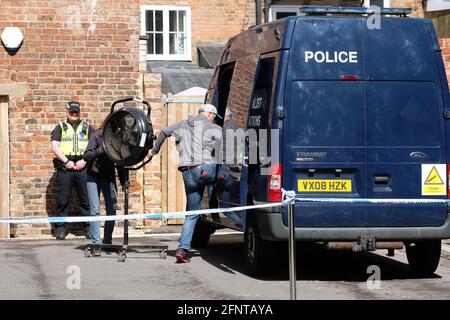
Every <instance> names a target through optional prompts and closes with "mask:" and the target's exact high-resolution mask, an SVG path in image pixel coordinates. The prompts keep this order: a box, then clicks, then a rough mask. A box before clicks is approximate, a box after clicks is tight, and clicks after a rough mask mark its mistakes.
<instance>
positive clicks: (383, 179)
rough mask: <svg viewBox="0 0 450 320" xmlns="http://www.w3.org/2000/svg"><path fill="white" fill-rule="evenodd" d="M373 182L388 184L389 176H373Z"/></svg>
mask: <svg viewBox="0 0 450 320" xmlns="http://www.w3.org/2000/svg"><path fill="white" fill-rule="evenodd" d="M373 183H374V184H378V185H379V184H388V183H389V176H373Z"/></svg>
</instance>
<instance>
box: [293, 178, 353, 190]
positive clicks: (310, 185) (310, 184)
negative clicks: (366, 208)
mask: <svg viewBox="0 0 450 320" xmlns="http://www.w3.org/2000/svg"><path fill="white" fill-rule="evenodd" d="M298 191H299V192H352V180H343V179H340V180H338V179H333V180H329V179H298Z"/></svg>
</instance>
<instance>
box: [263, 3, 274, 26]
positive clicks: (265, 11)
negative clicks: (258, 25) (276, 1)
mask: <svg viewBox="0 0 450 320" xmlns="http://www.w3.org/2000/svg"><path fill="white" fill-rule="evenodd" d="M271 2H272V1H270V0H264V23H267V22H269V6H270V3H271Z"/></svg>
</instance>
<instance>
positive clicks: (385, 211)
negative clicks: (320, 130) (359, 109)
mask: <svg viewBox="0 0 450 320" xmlns="http://www.w3.org/2000/svg"><path fill="white" fill-rule="evenodd" d="M381 23H382V25H381V29H379V30H370V29H367V28H365V30H364V33H365V36H364V39H365V40H364V48H365V70H366V83H365V92H366V97H365V100H366V110H367V163H368V164H367V186H368V189H367V196H368V197H369V198H422V197H425V198H446V190H445V193H444V194H442V192H439V189H441V190H443V189H446V188H445V186H446V179H447V176H446V173H445V172H444V174H442V173H441V174H440V175H442V176H441V177H439V176H436V177H435V178H434V179H433V181H431V179H430V182H431V183H435V184H436V185H435V186H436V187H437V189H436V190H438V192H436V194H433V192H431V194H423V191H422V189H423V188H422V187H423V186H422V184H423V183H425V182H424V180H426V179H427V178H428V177H429V174H431V173H432V172H431V171H432V169H433V167H439V166H440V167H442V168H444V167H445V168H446V163H447V159H446V148H445V146H446V137H445V128H444V125H445V123H444V122H445V120H444V117H443V112H444V108H443V102H442V98H440V97H442V92H441V83H440V81H439V72H438V64H437V61H436V57H435V51H434V46H433V42H432V39H433V37H431V35H430V30H429V29H428V28H427V26H426V23H425V21H424V20H422V19H401V18H386V19H383V20H382V21H381ZM436 47H437V46H436ZM423 165H426V166H424V167H423ZM422 167H423V168H422ZM436 173H438V171H433V174H436ZM430 178H432V177H430ZM439 184H441V185H440V186H439ZM445 217H446V210H445V208H444V206H443V205H433V206H426V205H423V204H420V205H418V204H415V205H401V206H393V205H384V206H376V207H375V206H371V207H368V208H367V215H366V225H367V226H440V225H442V224H443V223H444V221H445Z"/></svg>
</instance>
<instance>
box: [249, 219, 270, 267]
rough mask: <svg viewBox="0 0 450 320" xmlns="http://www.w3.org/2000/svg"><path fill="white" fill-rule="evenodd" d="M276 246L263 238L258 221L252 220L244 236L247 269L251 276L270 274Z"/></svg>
mask: <svg viewBox="0 0 450 320" xmlns="http://www.w3.org/2000/svg"><path fill="white" fill-rule="evenodd" d="M273 247H274V244H273V243H272V242H271V241H266V240H264V239H262V238H261V236H260V234H259V230H258V224H257V223H256V219H250V221H248V225H247V228H246V231H245V234H244V251H245V258H244V259H245V267H246V269H247V272H248V274H249V275H251V276H265V275H268V274H269V273H270V265H271V261H272V260H273V258H274V256H273V255H272V253H273Z"/></svg>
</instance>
